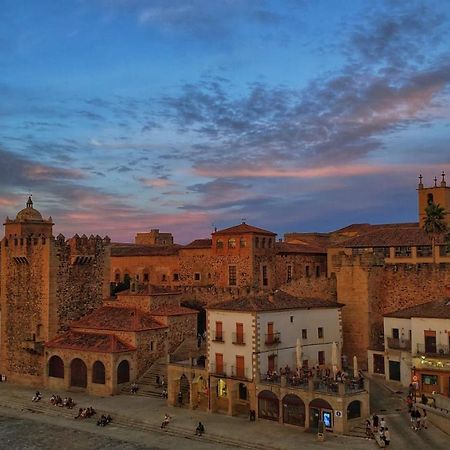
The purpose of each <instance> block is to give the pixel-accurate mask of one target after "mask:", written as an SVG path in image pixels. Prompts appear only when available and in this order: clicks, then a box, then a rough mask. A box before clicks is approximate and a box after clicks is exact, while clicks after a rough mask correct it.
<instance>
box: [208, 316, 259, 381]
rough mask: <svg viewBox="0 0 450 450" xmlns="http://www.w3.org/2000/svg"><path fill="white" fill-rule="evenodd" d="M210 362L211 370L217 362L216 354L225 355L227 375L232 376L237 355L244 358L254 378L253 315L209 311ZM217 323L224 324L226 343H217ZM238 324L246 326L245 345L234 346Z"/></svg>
mask: <svg viewBox="0 0 450 450" xmlns="http://www.w3.org/2000/svg"><path fill="white" fill-rule="evenodd" d="M207 320H208V361H209V369H210V370H211V365H214V364H215V362H216V356H215V355H216V353H222V354H223V362H224V365H225V367H226V373H227V375H231V367H232V366H235V365H236V355H238V356H243V357H244V364H245V367H246V369H247V370H248V373H249V376H250V378H251V377H252V355H253V347H252V342H253V339H252V336H253V335H254V328H255V327H254V323H253V315H252V313H251V312H239V311H237V312H236V311H219V310H208V311H207ZM216 321H218V322H222V330H223V340H224V342H215V341H214V340H213V339H214V338H215V331H216ZM236 323H242V324H243V325H244V342H245V344H244V345H237V344H233V333H236Z"/></svg>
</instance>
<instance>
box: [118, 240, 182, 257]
mask: <svg viewBox="0 0 450 450" xmlns="http://www.w3.org/2000/svg"><path fill="white" fill-rule="evenodd" d="M180 248H181V245H178V244H174V245H168V246H165V247H159V246H153V245H142V244H122V243H113V244H112V245H111V256H171V255H177V254H178V250H179V249H180Z"/></svg>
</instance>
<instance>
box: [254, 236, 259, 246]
mask: <svg viewBox="0 0 450 450" xmlns="http://www.w3.org/2000/svg"><path fill="white" fill-rule="evenodd" d="M255 248H259V238H258V237H255Z"/></svg>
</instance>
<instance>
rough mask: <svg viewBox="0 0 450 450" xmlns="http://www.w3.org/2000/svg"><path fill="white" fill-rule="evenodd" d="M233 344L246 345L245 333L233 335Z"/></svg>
mask: <svg viewBox="0 0 450 450" xmlns="http://www.w3.org/2000/svg"><path fill="white" fill-rule="evenodd" d="M232 337H233V344H235V345H245V334H243V333H233V335H232Z"/></svg>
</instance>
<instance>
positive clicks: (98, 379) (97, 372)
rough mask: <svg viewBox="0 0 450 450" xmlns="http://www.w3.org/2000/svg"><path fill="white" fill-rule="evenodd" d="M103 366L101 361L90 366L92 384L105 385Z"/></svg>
mask: <svg viewBox="0 0 450 450" xmlns="http://www.w3.org/2000/svg"><path fill="white" fill-rule="evenodd" d="M105 378H106V377H105V365H104V364H103V363H102V362H101V361H95V363H94V364H93V366H92V382H93V383H96V384H105Z"/></svg>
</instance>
